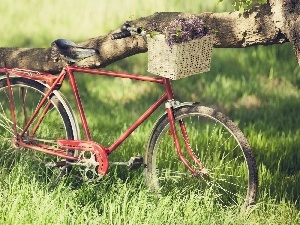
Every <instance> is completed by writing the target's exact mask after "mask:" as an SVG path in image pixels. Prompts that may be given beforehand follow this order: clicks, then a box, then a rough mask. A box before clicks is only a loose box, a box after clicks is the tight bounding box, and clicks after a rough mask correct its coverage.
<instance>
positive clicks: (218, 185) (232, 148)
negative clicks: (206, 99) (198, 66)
mask: <svg viewBox="0 0 300 225" xmlns="http://www.w3.org/2000/svg"><path fill="white" fill-rule="evenodd" d="M174 117H175V120H176V124H175V125H176V131H177V134H178V136H179V142H180V147H181V151H182V153H183V155H184V157H185V158H187V159H188V160H189V163H190V164H191V166H192V167H193V169H194V170H195V171H199V173H198V175H197V176H195V175H193V174H192V173H191V172H190V171H189V170H188V169H187V167H186V166H185V165H184V164H183V163H182V161H181V160H180V159H179V156H178V154H177V152H176V149H175V145H174V140H173V136H172V133H171V132H170V124H169V120H168V117H167V116H166V115H165V116H163V117H162V118H161V119H159V120H158V122H157V123H156V126H155V127H154V130H153V132H152V135H151V136H150V139H149V144H148V147H147V151H146V163H147V168H146V180H147V184H148V185H149V186H150V187H151V188H153V189H156V190H158V191H159V193H160V194H167V193H169V192H175V193H176V195H180V194H183V195H186V194H190V193H191V192H196V193H200V194H206V195H209V197H210V198H212V199H214V200H216V201H217V202H218V203H220V204H222V205H231V204H237V205H243V204H244V205H245V206H249V205H251V204H253V203H254V201H255V197H256V194H257V186H258V175H257V168H256V163H255V159H254V156H253V153H252V151H251V148H250V145H249V143H248V141H247V140H246V138H245V136H244V135H243V133H242V132H241V131H240V129H239V128H238V127H237V126H236V125H235V124H234V123H233V122H232V121H231V120H230V119H228V118H227V117H226V116H225V115H223V114H222V113H219V112H216V111H215V110H214V109H211V108H207V107H203V106H197V105H190V106H183V107H179V108H177V109H174ZM179 121H183V122H184V125H185V128H186V131H187V136H188V141H189V146H190V147H191V149H192V151H193V154H194V155H195V157H196V158H197V159H198V160H199V161H200V162H201V163H202V165H203V166H204V167H203V168H199V166H197V164H196V163H195V161H194V160H193V159H192V157H191V156H190V155H189V154H188V151H187V147H186V143H185V141H184V137H183V135H182V132H181V128H180V124H179Z"/></svg>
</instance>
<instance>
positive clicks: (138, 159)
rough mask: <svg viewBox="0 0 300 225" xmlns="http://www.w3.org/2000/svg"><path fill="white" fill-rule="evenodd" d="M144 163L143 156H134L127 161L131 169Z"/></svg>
mask: <svg viewBox="0 0 300 225" xmlns="http://www.w3.org/2000/svg"><path fill="white" fill-rule="evenodd" d="M141 165H144V158H143V157H142V156H133V157H131V158H130V159H129V161H128V162H127V166H128V169H129V170H135V169H138V168H140V167H141Z"/></svg>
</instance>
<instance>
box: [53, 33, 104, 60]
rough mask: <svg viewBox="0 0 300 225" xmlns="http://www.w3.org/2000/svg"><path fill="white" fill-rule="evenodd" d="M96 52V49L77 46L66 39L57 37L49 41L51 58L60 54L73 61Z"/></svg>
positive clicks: (55, 58) (55, 57)
mask: <svg viewBox="0 0 300 225" xmlns="http://www.w3.org/2000/svg"><path fill="white" fill-rule="evenodd" d="M98 53H99V52H98V50H96V49H93V48H85V47H81V46H78V45H76V44H75V43H74V42H72V41H69V40H67V39H57V40H55V41H53V42H52V43H51V58H52V59H54V60H57V55H60V56H63V57H64V58H66V59H67V60H68V61H69V62H72V63H74V62H77V61H80V60H82V59H85V58H87V57H90V56H93V55H96V54H98Z"/></svg>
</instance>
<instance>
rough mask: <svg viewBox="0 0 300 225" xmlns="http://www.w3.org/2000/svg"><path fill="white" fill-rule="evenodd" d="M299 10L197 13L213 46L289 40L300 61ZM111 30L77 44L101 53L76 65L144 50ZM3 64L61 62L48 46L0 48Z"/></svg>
mask: <svg viewBox="0 0 300 225" xmlns="http://www.w3.org/2000/svg"><path fill="white" fill-rule="evenodd" d="M299 12H300V4H299V0H269V2H268V4H265V5H261V6H259V7H255V8H252V9H251V10H249V11H246V12H245V13H244V14H240V13H239V12H224V13H202V14H198V15H197V16H199V17H200V18H201V19H202V20H203V22H204V23H205V24H207V25H208V26H209V27H210V28H212V29H213V30H215V31H216V34H215V42H214V47H216V48H243V47H249V46H254V45H272V44H281V43H284V42H289V41H290V42H291V43H292V45H293V48H294V50H295V55H296V58H297V60H298V63H299V64H300V39H299V36H300V34H299V31H300V18H299ZM180 16H181V17H187V16H189V14H186V13H155V14H153V15H151V16H148V17H143V18H140V19H137V20H135V21H131V22H130V23H131V24H132V25H134V26H141V27H145V26H147V24H151V23H153V22H158V23H159V22H165V23H168V22H170V21H172V20H174V19H175V18H177V17H180ZM114 32H118V31H117V30H116V31H114ZM112 33H113V32H111V33H109V34H107V35H104V36H100V37H97V38H93V39H90V40H88V41H86V42H84V43H79V45H81V46H86V47H90V48H95V49H98V50H99V52H100V54H99V55H97V56H95V57H90V58H89V59H86V60H84V61H82V62H81V63H80V64H79V65H82V66H86V67H92V68H99V67H105V66H106V65H108V64H110V63H112V62H115V61H117V60H120V59H123V58H125V57H128V56H131V55H134V54H138V53H142V52H146V51H147V43H146V40H145V38H144V37H141V36H135V37H130V38H125V39H120V40H111V37H110V36H111V34H112ZM49 46H50V43H49ZM5 66H6V67H18V68H27V69H31V70H39V71H46V72H51V73H58V72H59V71H60V69H61V68H62V66H63V61H62V60H59V61H58V62H53V60H52V59H51V49H50V48H0V67H5Z"/></svg>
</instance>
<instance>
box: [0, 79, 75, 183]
mask: <svg viewBox="0 0 300 225" xmlns="http://www.w3.org/2000/svg"><path fill="white" fill-rule="evenodd" d="M10 84H11V90H12V101H11V102H10V98H9V91H8V90H9V89H8V85H7V82H6V79H5V78H4V79H0V163H1V165H2V167H3V169H8V170H9V171H11V170H12V167H13V165H15V164H16V163H17V162H20V160H21V159H23V161H22V162H26V163H27V165H28V167H29V168H30V170H32V171H37V172H38V173H39V175H40V176H42V177H43V179H44V178H45V179H46V180H47V181H50V180H49V179H48V178H51V177H52V178H53V176H54V175H55V176H57V175H58V174H59V173H61V172H65V170H66V168H67V166H61V167H59V168H61V169H62V168H64V171H60V170H54V168H57V167H56V166H57V164H56V162H58V161H61V165H64V164H65V163H63V161H62V160H61V159H58V157H56V156H52V155H48V154H47V155H46V154H42V153H40V152H35V151H33V150H29V149H24V148H20V147H19V146H17V144H16V143H14V140H15V139H16V138H17V137H16V135H15V132H14V126H16V129H17V133H18V135H19V134H21V132H22V131H23V129H24V127H25V125H26V124H27V122H28V121H29V119H30V117H31V116H32V114H33V112H34V111H35V110H36V108H37V106H38V104H39V103H40V102H41V100H42V98H44V96H45V93H46V92H47V91H48V90H49V89H48V87H47V86H46V85H45V84H43V83H40V82H37V81H34V80H29V79H25V78H22V77H11V78H10ZM10 104H12V105H13V107H14V115H15V118H16V124H15V125H14V122H13V120H12V112H11V105H10ZM46 108H47V109H46ZM43 114H44V115H43ZM39 119H41V120H40V121H41V122H39ZM37 124H39V125H37ZM78 136H79V134H78V125H77V121H76V119H75V117H74V115H73V113H72V110H71V108H70V106H69V104H68V102H67V101H66V99H65V98H64V96H63V95H61V94H60V92H58V91H54V92H53V93H51V95H50V96H49V97H48V98H47V100H46V103H45V104H44V106H43V107H42V109H41V110H40V112H39V114H38V116H37V117H36V118H35V119H34V120H33V122H32V124H31V125H30V126H29V128H28V130H27V131H26V132H25V134H24V135H23V136H22V137H21V138H22V140H23V142H25V143H26V142H28V144H30V145H35V144H36V145H37V144H44V145H47V146H49V148H48V149H47V150H51V149H53V148H57V147H58V146H57V143H56V140H57V138H64V139H77V138H78ZM62 151H64V152H67V154H69V155H74V151H68V150H62ZM20 153H26V156H27V157H23V154H20ZM33 160H35V161H33ZM44 164H46V165H47V169H46V170H45V167H44V166H40V165H44ZM55 165H56V166H55ZM51 180H52V179H51Z"/></svg>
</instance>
